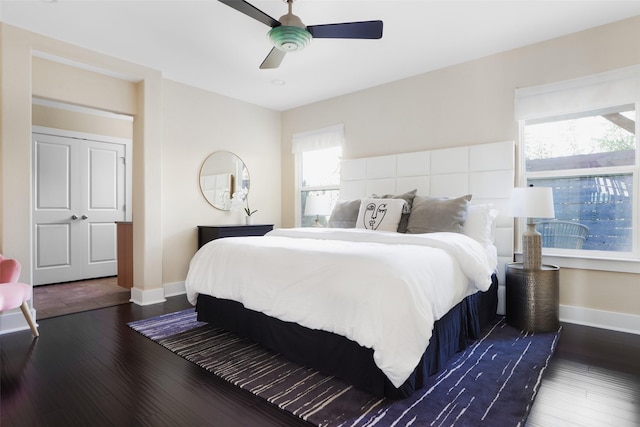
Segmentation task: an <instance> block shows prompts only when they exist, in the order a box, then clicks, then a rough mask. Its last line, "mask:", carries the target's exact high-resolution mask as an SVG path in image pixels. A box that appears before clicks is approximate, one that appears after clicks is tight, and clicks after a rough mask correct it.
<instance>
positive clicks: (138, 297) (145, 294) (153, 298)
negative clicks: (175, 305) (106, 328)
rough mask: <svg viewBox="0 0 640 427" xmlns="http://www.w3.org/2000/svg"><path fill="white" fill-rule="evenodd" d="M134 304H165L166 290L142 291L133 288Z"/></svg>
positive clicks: (132, 300) (132, 298)
mask: <svg viewBox="0 0 640 427" xmlns="http://www.w3.org/2000/svg"><path fill="white" fill-rule="evenodd" d="M130 301H131V302H132V303H134V304H138V305H151V304H158V303H161V302H165V301H166V299H165V298H164V288H156V289H148V290H142V289H138V288H131V300H130Z"/></svg>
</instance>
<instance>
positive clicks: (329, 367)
mask: <svg viewBox="0 0 640 427" xmlns="http://www.w3.org/2000/svg"><path fill="white" fill-rule="evenodd" d="M492 279H493V280H492V281H493V283H492V285H491V288H490V289H489V290H488V291H487V292H478V293H476V294H474V295H471V296H469V297H467V298H466V299H464V300H463V301H462V302H460V303H459V304H458V305H456V306H455V307H453V308H452V309H451V310H450V311H449V312H448V313H447V314H446V315H444V316H443V317H442V318H441V319H440V320H438V321H437V322H436V323H435V325H434V331H433V335H432V336H431V340H430V341H429V346H428V347H427V350H426V352H425V353H424V355H423V356H422V359H421V360H420V363H419V364H418V366H417V367H416V370H415V371H414V372H413V374H411V376H410V377H409V378H408V379H407V381H406V382H405V383H404V384H403V385H402V386H400V387H399V388H396V387H394V386H393V384H391V382H390V381H389V380H388V379H387V377H386V376H385V375H384V374H383V373H382V371H380V369H379V368H378V367H377V366H376V365H375V363H374V361H373V351H372V350H371V349H370V348H365V347H362V346H360V345H359V344H358V343H356V342H354V341H351V340H349V339H348V338H345V337H343V336H340V335H336V334H333V333H330V332H325V331H319V330H312V329H307V328H305V327H303V326H300V325H298V324H297V323H291V322H284V321H282V320H278V319H275V318H272V317H269V316H267V315H265V314H263V313H259V312H256V311H253V310H248V309H246V308H244V306H243V305H242V304H241V303H239V302H236V301H230V300H224V299H218V298H214V297H212V296H209V295H203V294H201V295H199V296H198V302H197V304H196V311H197V312H198V320H200V321H204V322H208V323H211V324H213V325H215V326H219V327H222V328H224V329H227V330H229V331H233V332H235V333H238V334H239V335H241V336H245V337H248V338H250V339H252V340H253V341H256V342H258V343H261V344H263V345H265V346H266V347H268V348H270V349H272V350H274V351H276V352H278V353H281V354H282V355H283V356H285V357H286V358H288V359H289V360H292V361H294V362H297V363H299V364H301V365H304V366H309V367H312V368H315V369H317V370H318V371H320V372H322V373H323V374H326V375H333V376H335V377H339V378H342V379H344V380H345V381H347V382H349V383H350V384H353V385H354V386H356V387H359V388H361V389H363V390H366V391H368V392H370V393H373V394H375V395H378V396H386V397H390V398H402V397H407V396H410V395H411V394H412V393H413V392H414V391H415V390H418V389H420V388H422V386H423V384H424V380H425V379H426V378H427V377H429V376H431V375H433V374H435V373H437V372H438V371H439V370H440V369H442V367H443V366H444V365H445V363H446V362H447V361H448V360H449V359H450V358H451V356H453V355H454V354H455V353H457V352H459V351H461V350H464V349H465V348H467V347H468V346H469V345H470V344H471V343H472V342H473V341H475V340H476V339H478V338H479V336H480V331H481V330H482V328H483V327H484V326H485V325H486V324H488V323H489V322H490V321H491V320H493V318H494V317H495V315H496V310H497V305H498V297H497V295H498V280H497V278H496V276H495V274H494V275H493V277H492Z"/></svg>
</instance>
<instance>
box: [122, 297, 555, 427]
mask: <svg viewBox="0 0 640 427" xmlns="http://www.w3.org/2000/svg"><path fill="white" fill-rule="evenodd" d="M129 326H131V327H132V328H133V329H134V330H136V331H138V332H140V333H141V334H143V335H144V336H146V337H148V338H150V339H152V340H153V341H155V342H158V343H159V344H161V345H163V346H164V347H166V348H168V349H169V350H171V351H172V352H174V353H176V354H179V355H180V356H182V357H184V358H185V359H187V360H189V361H191V362H193V363H196V364H197V365H199V366H201V367H203V368H205V369H207V370H208V371H209V372H212V373H214V374H215V375H218V376H220V377H222V378H224V379H225V380H226V381H229V382H230V383H232V384H234V385H236V386H238V387H240V388H242V389H245V390H248V391H250V392H251V393H253V394H255V395H257V396H260V397H262V398H263V399H265V400H267V401H268V402H270V403H272V404H274V405H277V406H278V407H279V408H281V409H282V410H285V411H288V412H291V413H292V414H294V415H296V416H298V417H300V418H302V419H304V420H306V421H308V422H310V423H313V424H315V425H317V426H395V425H402V426H409V425H416V426H417V425H420V426H423V425H424V426H474V427H475V426H520V425H523V424H524V421H525V420H526V418H527V415H528V413H529V410H530V408H531V405H532V404H533V400H534V398H535V395H536V392H537V390H538V387H539V386H540V381H541V378H542V375H543V373H544V370H545V368H546V367H547V364H548V362H549V359H550V358H551V355H552V354H553V351H554V349H555V345H556V342H557V340H558V337H559V331H558V333H545V334H532V333H525V332H520V331H518V330H516V329H514V328H512V327H510V326H508V325H507V324H506V323H505V321H504V318H501V317H500V318H498V319H497V321H496V323H495V324H493V325H491V327H490V328H488V329H487V330H486V331H485V332H484V335H483V337H482V338H481V339H480V340H478V341H477V342H476V343H475V344H474V345H472V346H471V347H469V348H468V349H466V350H465V351H463V352H460V353H458V354H456V355H455V356H454V357H453V358H452V360H451V361H450V362H449V364H448V366H447V367H446V369H444V370H443V371H442V372H441V373H440V374H438V375H434V376H432V377H431V378H430V379H429V382H428V384H427V386H426V387H424V388H423V389H421V390H418V391H416V392H415V393H414V394H413V395H412V396H411V397H408V398H406V399H402V400H389V399H384V398H379V397H376V396H373V395H371V394H368V393H366V392H363V391H361V390H359V389H356V388H354V387H351V386H349V385H348V384H346V383H344V382H343V381H341V380H339V379H337V378H334V377H327V376H325V375H322V374H320V373H318V372H316V371H314V370H312V369H309V368H307V367H303V366H300V365H297V364H295V363H292V362H289V361H288V360H286V359H284V358H283V357H282V356H280V355H278V354H277V353H274V352H272V351H269V350H268V349H266V348H264V347H262V346H260V345H258V344H255V343H253V342H252V341H249V340H247V339H244V338H241V337H239V336H238V335H235V334H232V333H229V332H227V331H224V330H222V329H218V328H214V327H211V326H209V325H207V324H206V323H202V322H198V321H197V320H196V314H195V312H194V310H193V309H189V310H185V311H180V312H177V313H171V314H167V315H163V316H159V317H155V318H152V319H148V320H140V321H136V322H132V323H130V324H129Z"/></svg>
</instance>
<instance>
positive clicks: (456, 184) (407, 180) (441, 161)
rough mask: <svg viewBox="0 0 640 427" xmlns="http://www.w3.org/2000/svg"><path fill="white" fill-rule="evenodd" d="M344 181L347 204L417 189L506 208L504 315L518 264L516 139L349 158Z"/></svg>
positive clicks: (501, 260)
mask: <svg viewBox="0 0 640 427" xmlns="http://www.w3.org/2000/svg"><path fill="white" fill-rule="evenodd" d="M340 179H341V182H340V198H341V199H343V200H351V199H359V198H363V197H369V196H371V195H372V194H378V195H383V194H402V193H405V192H407V191H411V190H413V189H417V190H418V193H417V194H418V195H422V196H425V195H432V196H447V197H458V196H462V195H465V194H472V195H473V198H472V199H471V204H472V205H473V204H481V203H492V204H493V205H494V207H495V208H496V209H498V210H500V215H499V216H498V222H497V228H496V247H497V248H498V282H499V288H498V313H499V314H504V301H505V298H504V283H505V280H504V277H505V273H504V271H505V264H506V263H508V262H512V261H513V244H514V220H513V218H512V217H510V216H508V215H507V204H508V202H509V198H510V197H511V191H512V190H513V187H514V182H515V144H514V142H513V141H507V142H497V143H491V144H478V145H470V146H465V147H456V148H446V149H440V150H430V151H419V152H414V153H402V154H393V155H388V156H377V157H366V158H361V159H353V160H343V161H342V169H341V171H340Z"/></svg>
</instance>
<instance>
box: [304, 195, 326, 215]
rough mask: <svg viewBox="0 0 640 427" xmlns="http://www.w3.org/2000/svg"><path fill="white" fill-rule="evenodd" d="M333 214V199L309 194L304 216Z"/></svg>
mask: <svg viewBox="0 0 640 427" xmlns="http://www.w3.org/2000/svg"><path fill="white" fill-rule="evenodd" d="M330 213H331V199H330V198H329V196H328V195H326V194H309V195H308V196H307V201H306V203H305V206H304V214H305V215H308V216H311V215H329V214H330Z"/></svg>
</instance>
